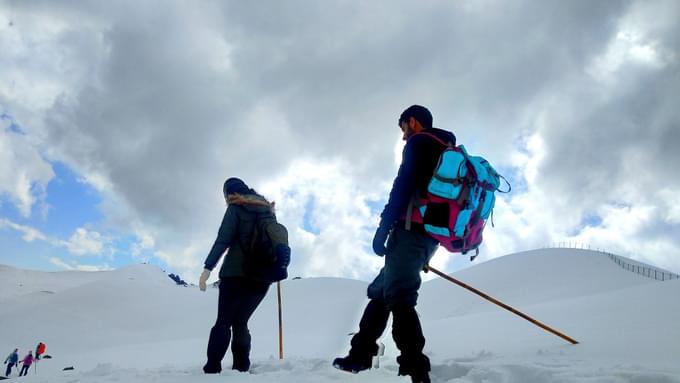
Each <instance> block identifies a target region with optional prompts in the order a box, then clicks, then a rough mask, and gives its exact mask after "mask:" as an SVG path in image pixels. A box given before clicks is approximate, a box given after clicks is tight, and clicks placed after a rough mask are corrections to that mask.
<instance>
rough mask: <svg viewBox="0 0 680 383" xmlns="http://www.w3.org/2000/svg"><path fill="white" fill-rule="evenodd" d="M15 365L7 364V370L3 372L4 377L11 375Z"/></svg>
mask: <svg viewBox="0 0 680 383" xmlns="http://www.w3.org/2000/svg"><path fill="white" fill-rule="evenodd" d="M14 364H15V363H12V362H10V363H7V370H5V376H9V374H11V373H12V367H14Z"/></svg>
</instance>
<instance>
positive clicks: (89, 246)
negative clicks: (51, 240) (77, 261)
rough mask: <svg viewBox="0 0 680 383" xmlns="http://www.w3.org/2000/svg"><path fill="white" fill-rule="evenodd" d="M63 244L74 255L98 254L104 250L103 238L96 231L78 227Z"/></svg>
mask: <svg viewBox="0 0 680 383" xmlns="http://www.w3.org/2000/svg"><path fill="white" fill-rule="evenodd" d="M63 245H64V246H65V247H66V248H67V249H68V251H69V252H70V253H71V254H73V255H76V256H83V255H100V254H101V253H102V251H103V250H104V238H103V237H102V235H101V234H99V233H98V232H96V231H89V230H87V229H85V228H82V227H79V228H77V229H76V230H75V231H74V232H73V235H71V237H70V238H69V239H68V241H65V242H64V243H63Z"/></svg>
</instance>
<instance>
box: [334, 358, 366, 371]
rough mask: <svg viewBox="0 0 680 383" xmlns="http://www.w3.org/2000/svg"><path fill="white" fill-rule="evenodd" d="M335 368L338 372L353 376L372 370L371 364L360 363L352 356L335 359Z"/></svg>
mask: <svg viewBox="0 0 680 383" xmlns="http://www.w3.org/2000/svg"><path fill="white" fill-rule="evenodd" d="M333 367H335V368H337V369H338V370H342V371H347V372H351V373H352V374H356V373H359V372H361V371H364V370H368V369H369V368H371V362H370V361H368V362H360V361H358V360H356V359H354V358H352V357H351V356H346V357H344V358H335V360H334V361H333Z"/></svg>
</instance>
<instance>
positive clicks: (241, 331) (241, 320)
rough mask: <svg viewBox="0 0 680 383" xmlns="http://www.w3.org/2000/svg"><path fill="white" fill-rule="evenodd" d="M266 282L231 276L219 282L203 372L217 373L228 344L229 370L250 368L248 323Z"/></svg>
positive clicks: (261, 296)
mask: <svg viewBox="0 0 680 383" xmlns="http://www.w3.org/2000/svg"><path fill="white" fill-rule="evenodd" d="M268 289H269V283H264V282H258V281H253V280H250V279H247V278H241V277H233V278H223V279H221V280H220V296H219V304H218V308H217V320H216V321H215V325H214V326H213V327H212V329H211V330H210V339H209V340H208V352H207V353H208V362H207V363H206V366H205V368H204V369H205V370H209V371H211V372H219V371H221V370H222V367H221V366H222V359H223V358H224V355H225V354H226V353H227V349H228V348H229V342H230V341H231V353H232V356H233V362H234V363H233V366H232V368H233V369H235V370H239V371H247V370H248V369H249V368H250V331H249V330H248V320H249V319H250V317H251V316H252V315H253V313H254V312H255V309H257V306H259V304H260V302H262V300H263V299H264V297H265V295H266V294H267V290H268Z"/></svg>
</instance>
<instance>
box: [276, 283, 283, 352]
mask: <svg viewBox="0 0 680 383" xmlns="http://www.w3.org/2000/svg"><path fill="white" fill-rule="evenodd" d="M276 295H277V297H278V301H279V359H283V317H282V315H281V282H276Z"/></svg>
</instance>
